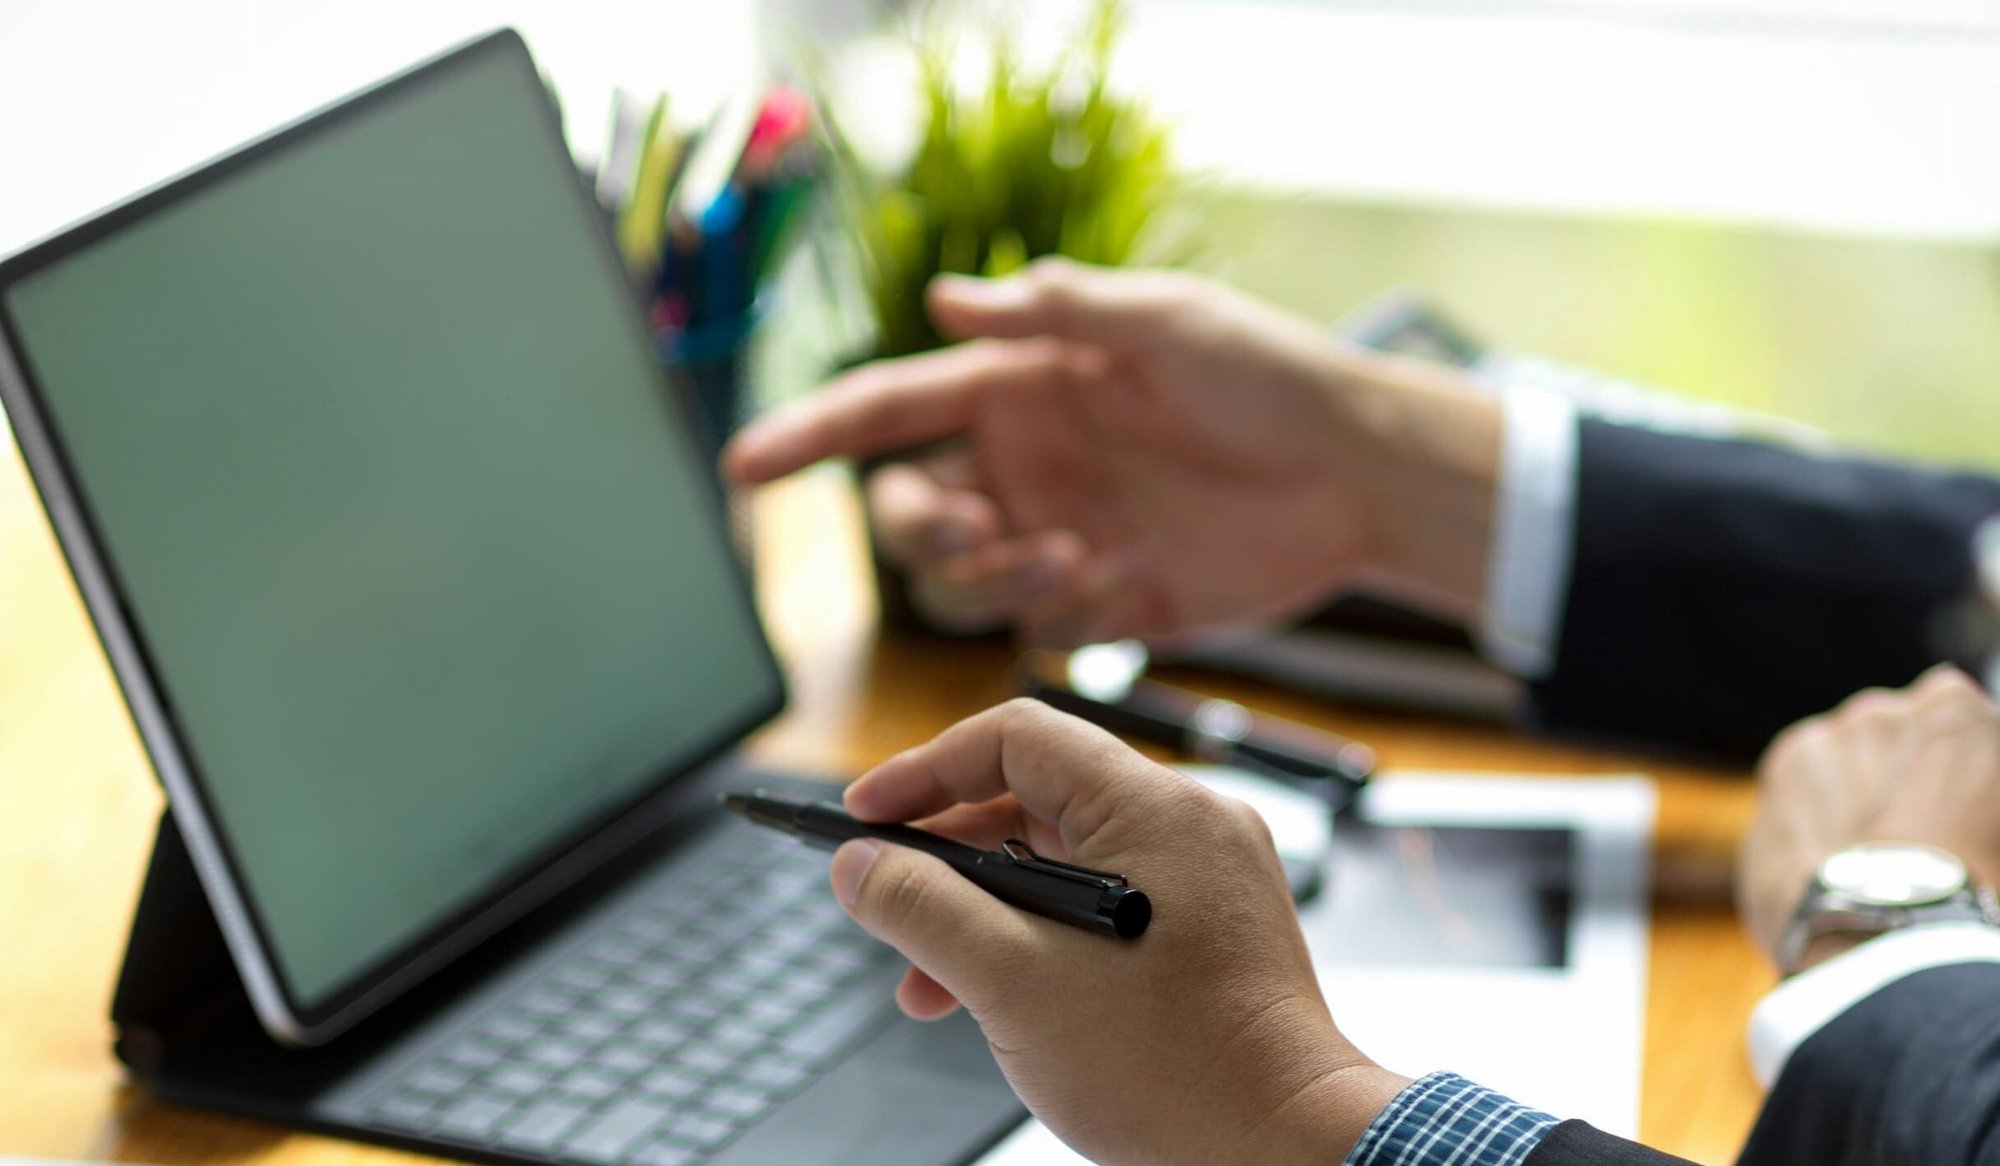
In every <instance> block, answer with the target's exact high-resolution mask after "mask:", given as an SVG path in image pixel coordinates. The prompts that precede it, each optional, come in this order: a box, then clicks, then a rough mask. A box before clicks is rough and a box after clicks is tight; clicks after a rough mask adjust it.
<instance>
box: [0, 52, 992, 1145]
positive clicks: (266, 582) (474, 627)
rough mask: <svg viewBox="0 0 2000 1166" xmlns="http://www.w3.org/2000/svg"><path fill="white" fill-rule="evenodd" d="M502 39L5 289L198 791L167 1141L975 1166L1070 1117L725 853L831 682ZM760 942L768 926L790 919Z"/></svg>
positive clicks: (174, 935)
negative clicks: (367, 1142)
mask: <svg viewBox="0 0 2000 1166" xmlns="http://www.w3.org/2000/svg"><path fill="white" fill-rule="evenodd" d="M623 279H624V277H623V274H622V269H621V266H620V264H619V262H618V259H617V255H616V253H615V251H614V249H613V248H612V246H611V243H610V240H609V239H608V237H607V236H606V233H605V230H604V226H603V223H602V221H601V218H600V216H599V214H598V212H597V210H596V208H595V206H594V205H593V203H592V201H591V199H590V196H589V194H588V192H587V191H586V190H585V188H584V187H583V185H582V183H581V182H580V180H579V179H578V177H577V175H576V173H575V171H574V169H573V168H572V167H571V164H570V160H569V157H568V154H567V151H566V150H565V148H564V145H563V141H562V137H561V133H560V127H559V123H558V119H557V116H556V111H555V109H554V107H553V105H552V103H551V102H550V100H549V97H548V94H547V92H546V90H545V89H544V87H543V85H542V82H541V80H540V78H539V76H538V75H537V74H536V71H535V68H534V65H533V63H532V61H531V60H530V59H529V56H528V53H527V51H526V48H525V47H524V46H523V45H522V43H521V41H520V39H519V38H518V37H517V36H515V35H514V34H513V33H511V32H504V31H503V32H499V33H495V34H493V35H490V36H488V37H485V38H483V39H481V40H479V41H476V42H474V43H472V44H469V45H466V46H464V47H462V48H460V49H457V50H455V51H452V52H450V53H448V54H446V55H444V56H442V57H439V58H437V59H435V60H433V61H430V62H428V63H426V64H423V65H421V66H418V67H417V68H415V69H412V70H411V71H409V72H406V73H404V74H401V75H399V76H397V77H395V78H392V79H390V80H388V81H385V82H383V83H382V84H380V85H378V86H376V87H374V88H372V89H370V90H368V91H366V92H364V93H361V94H359V95H356V96H354V97H352V98H349V99H347V100H345V101H342V102H340V103H338V104H336V105H334V106H332V107H330V108H328V109H326V110H323V111H321V112H319V113H316V114H313V115H312V116H310V117H307V118H306V119H304V120H302V121H300V122H297V123H295V124H293V125H290V126H288V127H286V128H284V129H281V130H278V131H276V132H275V133H273V134H271V135H269V136H267V137H265V138H262V139H260V140H258V141H256V142H254V143H252V144H250V145H248V146H245V147H244V148H242V149H240V150H238V151H236V152H234V153H232V154H229V155H227V156H226V157H223V158H221V159H219V160H217V161H215V162H212V163H210V164H208V165H206V166H203V167H201V168H200V169H198V170H196V171H194V172H192V173H190V174H187V175H185V176H183V177H180V178H177V179H174V180H172V181H170V182H168V183H166V184H165V185H162V186H160V187H158V188H155V189H153V190H151V191H148V192H146V193H144V194H141V195H139V196H137V197H135V198H133V199H131V200H130V201H128V202H125V203H123V204H121V205H119V206H117V207H114V208H112V209H110V210H108V211H105V212H104V213H102V214H100V215H98V216H96V217H94V218H92V219H90V220H88V221H86V222H83V223H81V224H79V225H76V226H73V227H71V228H69V229H67V230H65V231H63V232H62V233H60V234H58V235H57V236H55V237H54V238H51V239H49V240H47V241H45V242H42V243H40V244H37V245H35V246H33V247H31V248H29V249H28V250H26V251H24V252H22V253H20V254H17V255H15V256H13V257H11V258H8V259H6V260H4V261H0V339H4V344H0V399H4V402H5V404H6V407H7V410H8V413H9V415H10V417H11V418H12V421H13V429H14V433H15V435H16V439H17V440H18V441H19V443H20V445H21V448H22V451H23V454H24V456H25V458H26V460H27V462H28V464H29V467H30V468H31V470H32V471H33V474H34V478H35V482H36V486H37V489H38V491H39V492H40V494H41V497H42V501H43V504H44V506H45V507H46V509H47V510H48V512H49V515H50V517H51V520H52V522H53V524H54V526H55V528H56V531H57V533H58V535H59V537H60V539H61V542H62V546H63V550H64V553H65V555H66V556H67V558H68V560H69V563H70V567H71V570H72V572H73V573H74V575H75V576H76V579H77V583H78V586H79V589H80V590H81V591H82V593H83V596H84V598H85V601H86V603H87V604H88V607H89V609H90V614H91V617H92V619H93V620H94V622H95V624H96V627H97V630H98V634H99V637H100V639H101V640H102V642H103V644H104V647H105V651H106V654H107V656H108V657H109V659H110V661H111V664H112V667H113V669H114V671H115V672H116V674H117V676H118V680H119V683H120V686H121V688H122V689H123V691H124V695H125V698H126V702H127V705H128V707H129V708H130V710H131V714H132V716H133V719H134V721H135V722H136V724H137V726H138V729H139V733H140V736H141V738H142V739H143V741H144V743H145V746H146V748H147V751H148V754H149V756H150V758H151V760H152V763H153V767H154V770H155V772H156V773H157V774H158V776H159V779H160V781H161V783H162V784H163V785H164V786H165V788H166V790H167V795H168V814H167V816H166V818H165V819H164V820H163V821H162V823H161V826H160V831H159V835H158V838H157V840H156V843H155V850H154V854H153V859H152V863H151V865H150V867H149V869H148V872H147V877H146V884H145V887H144V890H143V892H142V894H141V900H140V906H139V911H138V916H137V918H136V920H135V922H134V924H133V929H132V937H131V943H130V946H129V948H128V951H127V955H126V962H125V968H124V972H123V974H122V976H121V978H120V982H119V987H118V994H117V998H116V999H115V1001H114V1003H113V1020H114V1022H115V1024H116V1026H117V1032H118V1036H117V1041H118V1044H117V1047H118V1052H119V1055H120V1056H121V1057H122V1058H123V1059H124V1060H125V1061H126V1063H127V1064H128V1065H129V1066H130V1068H131V1070H132V1072H133V1073H134V1075H135V1076H136V1077H137V1078H139V1079H140V1080H141V1081H143V1082H144V1083H145V1084H147V1085H148V1086H149V1087H151V1088H152V1089H153V1090H155V1091H156V1092H158V1093H159V1094H160V1095H162V1096H164V1097H167V1098H169V1099H173V1100H178V1101H182V1102H186V1103H190V1104H194V1105H200V1106H206V1107H212V1108H216V1109H222V1110H228V1111H233V1112H238V1113H246V1114H253V1115H256V1116H259V1117H264V1118H268V1119H272V1120H277V1121H281V1122H287V1123H294V1124H299V1125H305V1126H310V1127H315V1128H319V1129H325V1130H330V1131H336V1132H341V1133H346V1134H352V1135H355V1136H360V1137H365V1138H368V1139H371V1140H378V1141H384V1142H389V1143H392V1144H399V1145H404V1146H410V1147H415V1148H419V1149H425V1150H430V1151H434V1152H442V1153H451V1154H457V1155H460V1156H464V1157H470V1158H478V1159H485V1160H493V1161H507V1162H565V1163H576V1164H578V1166H597V1164H602V1166H677V1164H680V1163H687V1162H703V1161H712V1162H717V1163H736V1164H741V1163H765V1162H775V1161H861V1160H865V1161H870V1162H885V1163H912V1164H915V1163H938V1162H955V1161H960V1160H963V1159H965V1158H967V1157H969V1156H971V1155H973V1154H975V1153H977V1152H978V1151H979V1150H980V1149H982V1148H983V1147H984V1146H986V1145H988V1144H990V1143H991V1142H992V1141H994V1140H995V1139H997V1138H998V1137H999V1136H1001V1135H1002V1134H1004V1133H1005V1131H1006V1130H1007V1129H1008V1128H1009V1127H1011V1126H1012V1125H1013V1124H1014V1123H1015V1121H1016V1120H1017V1119H1018V1118H1019V1117H1020V1116H1021V1114H1022V1111H1021V1109H1020V1107H1019V1104H1018V1102H1016V1100H1015V1099H1014V1097H1013V1095H1012V1093H1011V1092H1010V1091H1009V1090H1008V1088H1007V1086H1006V1083H1005V1081H1004V1080H1003V1079H1002V1078H1001V1076H1000V1074H999V1072H998V1070H997V1069H996V1068H995V1066H994V1065H993V1063H992V1059H991V1057H990V1055H989V1054H988V1051H987V1049H986V1046H985V1042H984V1041H983V1039H981V1037H980V1035H979V1033H978V1031H977V1030H976V1028H974V1027H972V1026H971V1024H970V1023H969V1022H968V1021H965V1020H963V1019H960V1020H955V1021H947V1022H944V1023H942V1024H937V1025H921V1026H920V1025H916V1024H913V1023H911V1022H908V1021H905V1020H902V1019H900V1018H898V1017H897V1016H896V1014H895V1012H894V1008H893V1004H892V1002H891V995H890V993H891V989H892V987H893V985H894V982H895V980H896V977H897V975H898V972H899V967H898V965H897V963H896V961H895V960H893V959H892V958H890V953H888V952H886V950H885V949H883V948H881V947H880V946H879V945H877V944H875V943H874V942H873V941H872V940H869V939H868V938H867V937H866V936H864V935H863V934H862V933H861V932H860V931H859V930H858V929H856V928H854V927H853V925H852V924H851V923H850V922H848V921H847V919H846V918H845V916H844V915H843V914H842V913H841V912H840V910H839V909H838V907H837V905H836V904H834V903H833V902H832V901H831V899H830V897H829V895H828V893H827V891H826V888H825V883H824V878H825V874H824V863H823V861H820V862H814V861H813V860H812V859H813V856H812V855H811V853H810V852H808V851H802V850H800V849H799V848H797V847H794V846H791V845H789V844H787V843H785V842H784V841H783V840H781V839H778V838H775V837H774V836H772V835H770V834H769V833H768V832H765V831H759V830H755V829H752V828H750V827H749V826H747V825H745V824H743V823H740V822H736V821H734V820H733V819H732V817H731V816H730V815H726V814H724V813H723V812H722V811H721V808H720V806H719V804H718V801H717V798H718V794H719V792H720V791H721V790H722V789H724V788H729V787H735V786H739V785H742V784H745V783H746V782H756V783H759V784H765V785H771V786H774V787H778V788H785V789H790V790H793V791H795V792H796V791H799V790H801V789H803V790H807V791H810V790H813V789H821V790H823V789H824V787H823V786H814V785H812V784H811V783H806V784H805V785H804V786H803V787H802V786H800V785H799V784H797V783H793V784H790V785H787V784H786V783H785V782H784V781H782V780H781V779H778V778H774V777H771V776H768V775H757V774H753V773H751V772H750V771H749V770H748V769H747V768H746V766H745V764H744V763H743V761H742V760H741V759H740V758H739V757H738V755H737V754H736V752H735V751H734V747H735V745H736V744H737V743H738V742H739V741H740V740H741V739H742V738H743V737H744V735H745V734H747V733H748V732H750V731H751V730H752V729H754V728H755V727H757V726H758V725H760V724H762V723H764V722H765V721H767V720H768V719H769V718H770V717H771V716H773V715H774V714H775V713H776V712H777V711H778V710H779V708H780V707H781V706H782V704H783V687H782V682H781V678H780V676H779V673H778V670H777V667H776V665H775V663H774V661H773V659H772V657H771V654H770V651H769V648H768V645H767V643H766V640H765V638H764V634H763V631H762V629H761V627H760V626H759V624H758V622H757V618H756V614H755V611H754V609H753V607H752V603H751V598H750V593H749V589H748V586H747V583H746V580H745V578H744V577H743V574H742V571H741V569H740V566H739V564H738V562H737V561H736V559H735V557H734V555H733V553H732V551H731V548H730V544H729V541H728V538H727V534H726V530H725V525H724V521H723V518H722V509H721V504H720V498H719V495H718V492H717V490H716V487H715V483H714V481H713V475H712V473H711V471H710V468H709V467H707V466H705V465H703V464H701V458H700V455H699V454H698V453H697V448H698V447H697V444H696V442H695V441H694V439H693V438H692V436H691V434H690V430H689V423H688V420H687V417H686V414H685V411H684V407H683V403H682V402H679V401H677V400H675V399H673V398H672V397H671V396H670V395H669V392H668V390H667V388H666V387H665V385H664V383H663V381H662V379H661V378H660V376H659V374H658V370H657V369H656V368H655V367H654V365H653V361H652V355H651V352H650V350H649V345H648V341H647V336H646V332H645V329H644V325H643V322H642V320H641V319H640V316H639V313H638V310H637V307H636V306H635V304H634V303H633V301H632V298H631V296H630V294H629V291H628V289H627V288H626V286H625V284H624V282H623ZM752 904H754V907H752V906H751V905H752Z"/></svg>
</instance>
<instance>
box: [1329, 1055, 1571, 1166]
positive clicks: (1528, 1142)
mask: <svg viewBox="0 0 2000 1166" xmlns="http://www.w3.org/2000/svg"><path fill="white" fill-rule="evenodd" d="M1556 1124H1557V1122H1556V1119H1555V1118H1553V1117H1550V1116H1549V1115H1548V1114H1546V1113H1542V1112H1541V1111H1539V1110H1534V1109H1529V1108H1528V1107H1527V1106H1525V1105H1520V1104H1517V1103H1515V1102H1513V1101H1509V1100H1508V1099H1507V1098H1505V1097H1502V1096H1501V1095H1500V1094H1498V1093H1495V1092H1493V1091H1492V1090H1491V1089H1485V1088H1482V1087H1480V1086H1478V1085H1474V1084H1473V1083H1472V1082H1470V1081H1467V1080H1466V1079H1465V1078H1463V1077H1460V1076H1457V1075H1455V1074H1452V1073H1432V1074H1431V1075H1430V1076H1428V1077H1425V1078H1423V1079H1422V1080H1420V1081H1416V1082H1413V1083H1412V1084H1411V1085H1410V1087H1409V1088H1407V1089H1405V1090H1403V1091H1402V1092H1401V1093H1398V1094H1397V1095H1396V1099H1395V1100H1394V1101H1391V1102H1390V1103H1389V1104H1388V1105H1387V1106H1385V1107H1384V1108H1383V1110H1382V1112H1381V1113H1378V1114H1376V1115H1375V1120H1374V1121H1373V1122H1370V1123H1369V1125H1368V1131H1367V1132H1366V1133H1364V1134H1362V1135H1361V1140H1360V1141H1359V1142H1357V1143H1355V1146H1354V1151H1353V1152H1352V1153H1350V1154H1349V1155H1348V1156H1347V1162H1346V1166H1521V1164H1522V1163H1523V1162H1526V1161H1527V1160H1528V1155H1529V1154H1531V1153H1533V1152H1534V1150H1535V1147H1536V1146H1538V1145H1540V1144H1541V1141H1542V1138H1543V1137H1544V1136H1545V1135H1546V1134H1547V1133H1548V1132H1549V1131H1550V1130H1552V1129H1554V1128H1556Z"/></svg>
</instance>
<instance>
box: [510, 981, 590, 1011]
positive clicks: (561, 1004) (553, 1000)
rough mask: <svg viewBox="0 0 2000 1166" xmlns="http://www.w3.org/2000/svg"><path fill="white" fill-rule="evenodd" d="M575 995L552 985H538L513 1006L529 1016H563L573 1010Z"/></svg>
mask: <svg viewBox="0 0 2000 1166" xmlns="http://www.w3.org/2000/svg"><path fill="white" fill-rule="evenodd" d="M576 1002H577V995H576V993H574V992H566V991H564V990H562V989H561V988H558V987H556V986H555V985H553V984H538V985H536V986H535V987H534V988H533V989H531V990H530V991H528V992H527V993H526V994H524V995H523V996H522V997H521V999H520V1001H519V1002H518V1003H517V1004H516V1005H515V1007H516V1008H518V1009H520V1010H521V1011H522V1012H524V1013H527V1014H528V1015H530V1016H540V1017H551V1016H565V1015H568V1014H569V1013H570V1012H571V1011H573V1010H575V1008H576Z"/></svg>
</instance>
